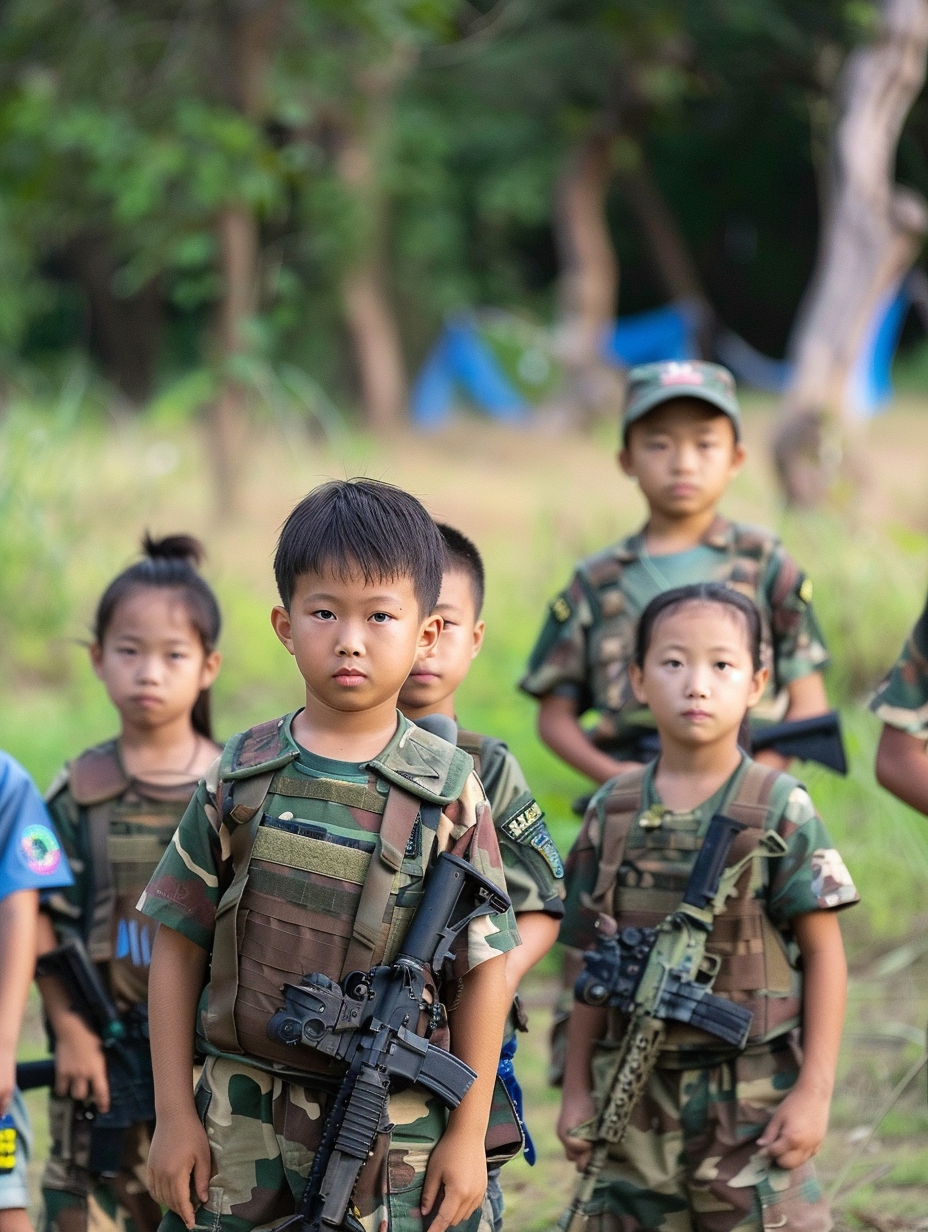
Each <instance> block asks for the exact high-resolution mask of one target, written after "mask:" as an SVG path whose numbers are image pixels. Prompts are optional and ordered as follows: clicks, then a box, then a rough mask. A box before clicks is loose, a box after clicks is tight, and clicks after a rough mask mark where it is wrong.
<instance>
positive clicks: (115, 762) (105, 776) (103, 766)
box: [67, 740, 129, 805]
mask: <svg viewBox="0 0 928 1232" xmlns="http://www.w3.org/2000/svg"><path fill="white" fill-rule="evenodd" d="M67 769H68V785H69V786H70V788H71V795H72V796H73V797H74V799H75V800H76V801H77V803H78V804H81V805H91V804H102V803H103V802H104V801H105V800H113V799H115V798H116V796H121V795H122V793H123V792H124V791H125V790H126V788H127V787H128V786H129V780H128V778H126V775H125V772H124V771H123V768H122V766H121V765H120V764H119V757H118V755H117V752H116V741H115V740H107V741H106V743H105V744H98V745H97V746H96V747H95V748H92V749H87V750H86V752H84V753H81V755H80V757H75V759H74V761H72V762H71V763H70V764H69V765H68V768H67Z"/></svg>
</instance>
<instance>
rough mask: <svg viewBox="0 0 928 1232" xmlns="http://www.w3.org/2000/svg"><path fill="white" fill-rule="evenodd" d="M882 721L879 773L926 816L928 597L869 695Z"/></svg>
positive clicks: (881, 779)
mask: <svg viewBox="0 0 928 1232" xmlns="http://www.w3.org/2000/svg"><path fill="white" fill-rule="evenodd" d="M870 709H871V710H872V711H873V712H874V714H876V715H877V717H878V718H880V719H882V720H883V732H882V735H881V736H880V743H879V746H878V748H877V751H876V777H877V780H878V781H879V783H880V785H881V786H883V787H885V788H886V790H887V791H891V792H892V793H893V795H894V796H898V797H899V799H900V800H903V801H905V803H906V804H908V805H911V807H912V808H914V809H918V811H919V812H920V813H925V814H926V815H928V756H926V742H928V602H926V604H925V607H924V608H923V609H922V614H921V616H919V618H918V620H917V621H916V623H915V627H914V628H913V630H912V632H911V633H910V634H909V636H908V637H907V638H906V642H905V645H904V646H903V647H902V653H901V654H900V655H899V658H898V659H897V660H896V662H895V663H894V664H893V667H892V670H891V671H890V672H889V673H888V675H887V676H886V678H885V680H883V681H882V683H881V684H880V686H879V688H878V689H877V691H876V693H875V694H874V695H873V697H872V698H871V700H870Z"/></svg>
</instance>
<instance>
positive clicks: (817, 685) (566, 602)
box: [521, 360, 828, 783]
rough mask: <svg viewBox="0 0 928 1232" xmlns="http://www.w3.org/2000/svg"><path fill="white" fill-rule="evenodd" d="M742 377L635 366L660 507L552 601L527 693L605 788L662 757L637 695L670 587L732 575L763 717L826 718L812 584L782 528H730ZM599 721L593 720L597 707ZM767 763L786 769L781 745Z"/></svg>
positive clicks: (648, 478)
mask: <svg viewBox="0 0 928 1232" xmlns="http://www.w3.org/2000/svg"><path fill="white" fill-rule="evenodd" d="M745 456H746V454H745V448H744V445H743V443H742V440H741V412H740V409H739V407H738V401H737V396H736V392H735V383H734V379H733V378H732V376H731V373H730V372H728V370H727V369H725V368H723V367H721V366H720V365H719V364H710V363H703V362H699V361H695V360H694V361H685V362H678V361H668V362H665V363H657V364H645V365H643V366H641V367H638V368H633V369H632V370H631V372H630V373H629V377H628V393H627V398H626V404H625V409H624V412H623V415H622V446H621V449H620V451H619V454H618V462H619V466H620V468H621V469H622V471H623V472H624V473H625V474H626V475H628V477H629V478H630V479H632V480H634V481H636V482H637V483H638V485H639V487H640V488H641V493H642V496H643V497H644V499H645V501H646V502H647V505H648V520H647V522H646V523H645V525H644V526H643V527H642V529H641V530H640V531H638V532H637V533H636V534H634V535H631V536H629V537H628V538H625V539H620V540H619V541H618V542H617V543H614V544H612V545H611V546H610V547H608V548H605V549H604V550H603V551H601V552H598V553H596V554H595V555H594V556H591V557H589V558H588V559H586V560H584V561H581V562H580V564H579V565H578V566H577V568H576V571H575V572H574V576H573V578H572V579H571V582H570V584H569V585H568V586H567V588H566V589H565V590H563V591H562V592H561V593H560V594H559V595H558V596H557V597H556V598H555V599H554V600H553V602H552V603H551V606H550V609H549V612H548V616H547V619H546V621H545V624H544V626H543V628H542V630H541V633H540V635H539V637H538V640H537V642H536V644H535V648H534V650H533V651H532V655H531V658H530V660H529V665H528V671H527V672H526V675H525V676H524V677H523V679H522V682H521V688H522V689H523V690H524V691H525V692H526V693H529V694H530V695H531V696H533V697H536V698H538V699H539V701H540V703H541V705H540V708H539V714H538V731H539V734H540V736H541V738H542V740H543V741H544V743H545V744H547V745H548V747H549V748H550V749H552V750H553V752H555V753H557V755H558V756H559V757H561V758H562V759H563V760H564V761H566V762H567V764H568V765H570V766H573V767H574V769H576V770H579V771H580V773H581V774H585V775H588V776H589V777H590V778H591V779H593V780H594V781H595V782H597V783H604V782H606V780H607V779H610V778H612V777H613V776H614V775H616V774H619V773H621V772H623V771H627V770H630V769H633V768H634V767H635V765H636V764H638V763H640V762H642V761H646V760H648V759H649V756H653V751H648V752H642V749H643V748H648V749H649V748H650V746H649V745H648V743H647V741H648V737H651V738H652V742H653V731H654V723H653V719H652V717H651V715H650V714H649V712H648V710H647V709H646V708H645V707H643V706H641V705H640V704H639V703H638V702H637V701H636V700H635V697H634V695H633V693H632V690H631V686H630V684H629V678H628V666H629V661H630V658H631V653H632V648H633V646H634V632H635V625H636V623H637V620H638V617H639V616H640V614H641V612H642V611H643V610H644V608H645V607H646V605H647V604H648V602H649V601H650V600H651V599H652V598H654V597H655V596H656V595H658V594H660V593H661V592H663V591H666V590H671V589H673V588H674V587H677V586H682V585H689V584H691V583H695V582H723V583H725V584H727V585H730V586H733V587H734V588H735V589H737V590H740V591H742V593H744V594H746V595H747V596H748V597H749V598H751V599H753V600H754V601H755V603H756V604H757V606H758V608H759V609H760V612H761V618H762V621H763V629H764V661H765V664H766V666H767V667H768V669H769V670H770V684H769V685H768V688H767V691H766V692H765V695H764V697H763V698H762V699H761V702H760V703H759V704H758V706H757V707H756V708H755V710H754V711H753V712H752V718H756V719H760V720H768V721H778V720H780V719H782V718H786V719H789V720H794V719H802V718H811V717H813V716H815V715H819V714H824V713H825V712H826V711H827V710H828V702H827V698H826V695H825V688H824V684H823V681H822V675H821V672H822V668H823V667H825V666H826V665H827V663H828V652H827V650H826V648H825V643H824V639H823V637H822V634H821V631H820V630H819V627H818V623H817V621H816V619H815V615H814V613H813V611H812V605H811V599H812V584H811V582H810V581H809V579H808V578H807V577H805V576H804V574H803V573H802V572H801V571H800V570H799V568H798V567H797V565H796V564H795V563H794V561H793V560H792V558H791V557H790V556H789V555H788V554H787V553H786V551H785V550H784V548H783V546H782V544H781V543H780V541H779V539H778V538H777V537H776V535H774V534H773V533H772V532H771V531H768V530H765V529H762V528H759V527H754V526H747V525H744V524H741V523H737V522H730V521H728V520H727V519H725V518H723V517H721V516H720V515H719V513H718V512H717V506H718V503H719V501H720V500H721V498H722V496H723V495H724V493H725V490H726V488H727V487H728V484H729V483H730V482H731V480H732V479H733V478H734V477H735V475H737V474H738V472H739V471H740V470H741V467H742V466H743V464H744V460H745ZM588 710H594V711H596V712H597V722H596V724H595V726H594V727H593V728H592V729H591V730H590V731H586V730H585V729H584V728H583V727H581V725H580V719H581V717H582V716H583V715H584V714H585V713H586V712H587V711H588ZM757 760H759V761H762V762H766V763H767V764H770V765H773V766H776V767H778V768H780V769H783V768H785V766H786V760H785V759H784V758H781V757H779V756H778V754H776V753H773V752H770V751H768V752H764V753H759V754H758V755H757Z"/></svg>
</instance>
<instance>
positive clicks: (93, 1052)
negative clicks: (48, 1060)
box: [55, 1014, 110, 1112]
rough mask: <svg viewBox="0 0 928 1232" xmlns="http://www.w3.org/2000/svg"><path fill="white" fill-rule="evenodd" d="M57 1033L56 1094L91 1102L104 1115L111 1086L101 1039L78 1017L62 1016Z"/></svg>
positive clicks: (57, 1026)
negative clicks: (90, 1100)
mask: <svg viewBox="0 0 928 1232" xmlns="http://www.w3.org/2000/svg"><path fill="white" fill-rule="evenodd" d="M55 1032H56V1036H57V1038H56V1040H55V1094H56V1095H70V1096H71V1098H72V1099H76V1100H85V1099H92V1100H93V1102H94V1103H95V1104H96V1105H97V1107H98V1108H99V1110H100V1111H101V1112H108V1111H109V1107H110V1084H109V1081H108V1079H107V1075H106V1057H105V1056H104V1053H103V1045H102V1044H101V1043H100V1040H99V1038H98V1036H96V1035H95V1034H94V1033H93V1031H91V1030H90V1028H89V1027H88V1026H87V1024H86V1023H85V1022H84V1020H83V1019H82V1018H80V1017H79V1016H78V1015H77V1014H63V1015H62V1016H61V1018H59V1020H58V1021H57V1022H56V1024H55Z"/></svg>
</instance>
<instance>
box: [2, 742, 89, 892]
mask: <svg viewBox="0 0 928 1232" xmlns="http://www.w3.org/2000/svg"><path fill="white" fill-rule="evenodd" d="M72 881H73V878H72V877H71V870H70V868H69V867H68V861H67V858H66V857H65V854H64V852H63V850H62V848H61V843H60V842H59V841H58V835H57V834H56V833H55V830H54V827H53V825H52V822H51V818H50V817H49V815H48V811H47V810H46V808H45V805H44V803H43V801H42V797H41V796H40V795H39V793H38V791H37V790H36V786H35V784H34V783H33V781H32V779H31V778H30V777H29V775H28V774H27V773H26V771H25V770H24V769H23V768H22V766H21V765H20V764H19V762H18V761H15V760H14V759H13V758H12V757H10V755H9V753H4V752H0V900H3V899H4V898H6V897H7V896H8V895H10V894H13V893H15V892H16V891H17V890H56V889H59V888H60V887H61V886H69V885H71V884H72Z"/></svg>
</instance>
